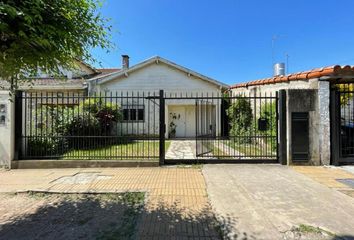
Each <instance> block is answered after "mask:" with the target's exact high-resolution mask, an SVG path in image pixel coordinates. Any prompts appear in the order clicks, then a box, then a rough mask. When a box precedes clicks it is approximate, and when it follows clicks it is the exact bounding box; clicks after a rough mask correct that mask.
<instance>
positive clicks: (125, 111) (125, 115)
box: [123, 109, 129, 121]
mask: <svg viewBox="0 0 354 240" xmlns="http://www.w3.org/2000/svg"><path fill="white" fill-rule="evenodd" d="M123 120H124V121H128V120H129V109H123Z"/></svg>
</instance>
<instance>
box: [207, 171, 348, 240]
mask: <svg viewBox="0 0 354 240" xmlns="http://www.w3.org/2000/svg"><path fill="white" fill-rule="evenodd" d="M203 175H204V177H205V180H206V184H207V191H208V195H209V198H210V202H211V205H212V207H213V209H214V211H215V213H216V214H217V216H218V218H219V219H220V220H222V221H224V222H225V226H230V229H229V230H230V231H231V234H230V236H232V237H231V238H232V239H290V238H287V233H288V232H289V230H291V229H292V228H293V227H296V226H299V225H301V224H304V225H309V226H314V227H320V228H322V229H324V230H327V231H330V232H332V233H335V234H336V235H338V236H346V238H344V239H354V198H351V197H349V196H347V195H345V194H343V193H341V192H339V191H336V190H333V189H330V188H328V187H326V186H324V185H322V184H320V183H318V182H315V181H314V180H312V179H310V178H309V177H307V176H305V175H303V174H300V173H298V172H296V171H294V170H293V169H291V168H289V167H286V166H280V165H205V166H204V167H203ZM327 237H328V236H327ZM301 239H303V238H301ZM306 239H314V238H306ZM321 239H322V238H321ZM325 239H342V238H335V237H332V236H331V237H328V238H325Z"/></svg>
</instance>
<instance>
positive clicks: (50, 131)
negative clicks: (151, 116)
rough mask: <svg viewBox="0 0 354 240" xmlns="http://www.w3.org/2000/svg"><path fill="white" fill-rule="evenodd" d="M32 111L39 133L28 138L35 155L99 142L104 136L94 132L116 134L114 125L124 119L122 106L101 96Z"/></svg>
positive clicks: (35, 127)
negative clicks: (75, 103)
mask: <svg viewBox="0 0 354 240" xmlns="http://www.w3.org/2000/svg"><path fill="white" fill-rule="evenodd" d="M32 115H33V116H34V118H35V121H32V123H30V124H32V127H31V129H33V131H32V133H31V134H32V135H33V136H40V137H39V138H35V139H34V140H31V141H29V146H30V148H31V149H33V151H32V155H33V156H34V155H36V156H48V155H53V154H55V155H56V154H62V153H63V152H65V151H66V150H67V149H69V148H84V147H85V148H86V147H92V146H97V145H99V144H101V139H102V138H100V137H95V136H107V135H113V134H115V132H114V131H113V130H114V126H115V125H116V123H117V122H119V121H120V120H121V119H122V115H121V111H120V106H119V105H117V104H113V103H111V102H105V101H102V100H101V98H89V99H87V100H85V101H83V102H82V103H81V104H80V105H79V106H76V107H70V106H41V107H38V108H36V109H35V111H34V112H33V114H32ZM52 137H53V138H52ZM53 139H58V140H53ZM59 139H60V141H59ZM102 143H105V142H102ZM59 152H60V153H59Z"/></svg>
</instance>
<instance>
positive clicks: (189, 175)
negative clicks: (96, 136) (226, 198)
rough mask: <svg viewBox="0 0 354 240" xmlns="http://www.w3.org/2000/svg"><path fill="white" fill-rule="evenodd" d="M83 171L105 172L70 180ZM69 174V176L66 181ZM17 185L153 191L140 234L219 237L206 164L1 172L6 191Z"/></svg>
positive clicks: (2, 187) (69, 189)
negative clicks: (203, 171)
mask: <svg viewBox="0 0 354 240" xmlns="http://www.w3.org/2000/svg"><path fill="white" fill-rule="evenodd" d="M82 173H91V174H89V175H90V176H91V177H92V175H95V176H100V177H97V178H96V179H93V180H92V179H91V181H86V182H85V181H83V183H77V182H74V183H70V182H68V181H66V179H67V178H68V177H72V176H77V175H78V174H82ZM63 178H65V181H61V180H62V179H63ZM16 191H48V192H62V193H71V192H75V193H83V192H125V191H143V192H146V193H147V202H146V206H145V211H144V213H143V214H142V216H141V218H140V220H139V222H138V239H174V238H175V237H179V238H181V239H183V238H186V239H187V238H188V239H219V237H218V234H217V232H216V230H215V229H214V225H213V220H214V219H213V215H212V213H211V210H210V205H209V203H208V196H207V192H206V185H205V182H204V178H203V175H202V174H201V170H200V169H194V168H177V167H171V168H167V167H166V168H113V169H112V168H110V169H102V168H101V169H37V170H11V171H2V172H0V192H16Z"/></svg>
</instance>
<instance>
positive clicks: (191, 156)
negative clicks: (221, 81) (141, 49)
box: [164, 92, 280, 164]
mask: <svg viewBox="0 0 354 240" xmlns="http://www.w3.org/2000/svg"><path fill="white" fill-rule="evenodd" d="M165 100H166V105H167V111H168V113H169V114H167V116H168V115H171V111H170V109H169V105H171V104H178V102H179V103H180V105H183V104H189V105H191V104H192V103H193V102H194V104H193V105H194V108H193V111H194V118H193V120H191V118H189V119H188V121H187V124H188V126H189V127H190V128H191V126H195V129H194V132H195V135H193V137H187V138H183V139H182V140H180V139H178V138H177V139H174V138H173V139H169V140H168V141H169V144H170V145H171V147H170V148H169V149H168V150H167V152H166V157H165V160H164V162H165V163H167V164H168V163H170V164H176V163H184V164H188V163H279V162H280V160H279V151H278V145H279V144H278V139H279V137H278V132H279V130H278V129H279V120H278V119H279V117H278V115H279V114H278V103H279V101H278V93H277V92H274V94H270V93H268V94H262V95H261V94H253V93H250V94H249V95H245V94H237V93H234V94H232V93H231V92H228V93H225V94H206V93H204V94H195V95H192V94H190V95H183V96H171V95H168V96H165ZM177 115H178V117H179V114H177ZM172 116H174V113H173V111H172ZM193 121H194V122H193ZM182 124H183V123H182ZM166 125H167V131H168V133H169V134H168V135H170V131H171V128H169V127H170V126H173V127H174V128H176V124H175V122H173V121H172V124H171V121H170V120H169V119H166ZM177 125H178V124H177ZM192 129H193V128H192ZM186 142H187V144H186ZM183 145H184V147H185V148H184V149H182V150H181V149H178V146H183ZM171 148H172V149H174V151H175V152H180V153H181V154H172V157H171V155H170V154H169V153H170V152H171ZM188 149H189V151H188Z"/></svg>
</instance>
